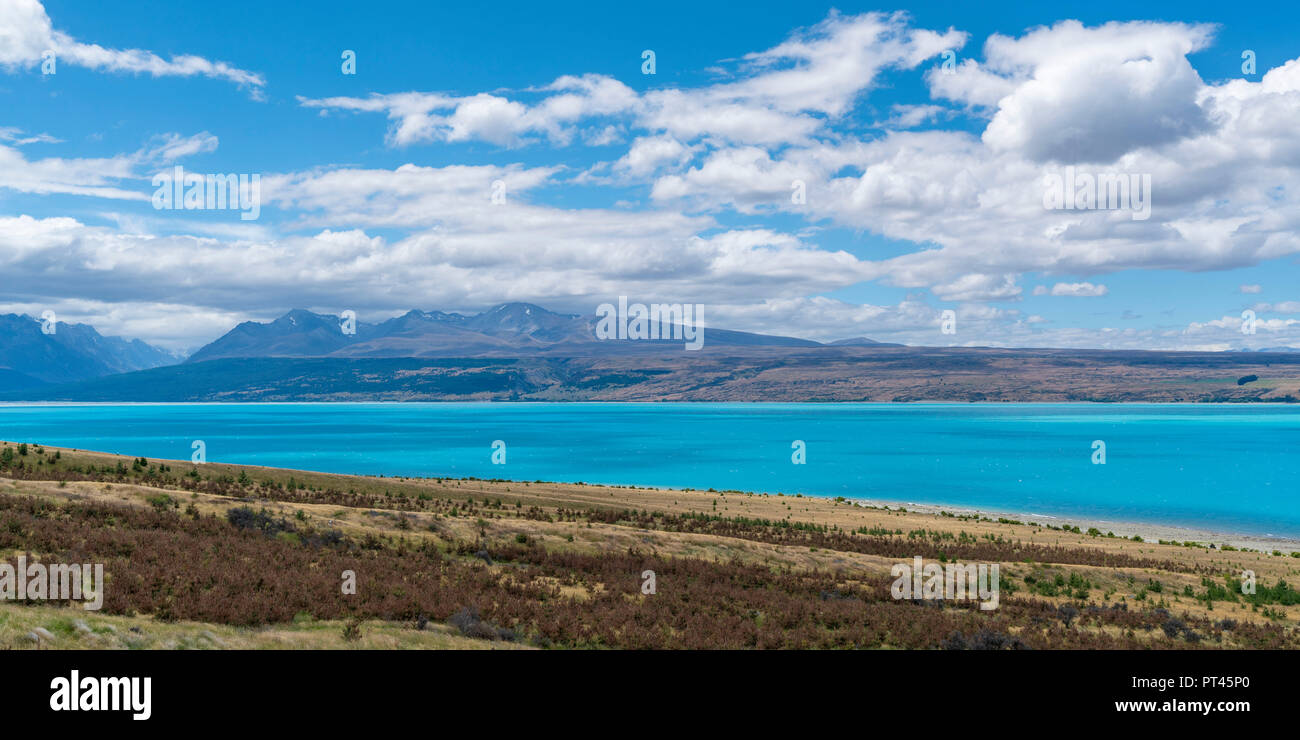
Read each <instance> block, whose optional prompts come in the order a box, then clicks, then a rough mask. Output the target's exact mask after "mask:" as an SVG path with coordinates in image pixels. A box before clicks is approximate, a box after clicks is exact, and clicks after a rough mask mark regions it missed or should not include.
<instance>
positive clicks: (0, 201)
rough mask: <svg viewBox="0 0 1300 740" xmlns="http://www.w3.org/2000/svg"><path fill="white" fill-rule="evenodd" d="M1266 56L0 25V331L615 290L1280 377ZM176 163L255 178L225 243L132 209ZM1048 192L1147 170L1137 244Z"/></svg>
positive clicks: (1069, 24) (1198, 20)
mask: <svg viewBox="0 0 1300 740" xmlns="http://www.w3.org/2000/svg"><path fill="white" fill-rule="evenodd" d="M1297 30H1300V23H1297V11H1296V10H1294V9H1293V8H1291V9H1287V8H1282V9H1267V10H1265V9H1257V8H1253V7H1251V6H1247V5H1236V6H1234V5H1233V4H1225V3H1185V2H1184V3H1143V4H1140V6H1139V5H1138V4H1134V3H1122V4H1121V3H1098V2H1091V3H1078V4H1042V3H1002V4H998V5H996V6H987V5H980V4H973V3H956V2H952V3H949V2H942V3H924V4H910V5H906V6H903V5H889V6H882V5H874V4H872V5H867V4H861V3H855V4H844V3H839V4H836V5H834V6H831V5H816V4H804V3H757V4H752V5H750V6H747V7H746V8H744V9H739V8H737V7H736V6H734V5H732V4H724V3H699V2H694V3H654V4H650V5H646V6H644V7H642V6H629V7H625V8H611V7H609V5H608V4H597V3H566V4H564V5H563V6H562V7H556V6H544V5H539V4H534V3H496V4H493V5H492V10H491V12H490V13H485V12H484V10H483V9H482V8H481V7H477V6H472V5H468V4H445V6H444V4H438V3H416V2H412V3H354V2H314V3H287V2H285V3H273V4H268V3H254V2H228V3H223V4H221V5H220V7H219V8H213V7H212V6H210V5H206V4H205V5H200V4H197V3H183V2H177V3H167V4H150V5H148V6H135V5H127V6H126V7H111V8H110V7H107V6H104V5H103V4H99V3H72V2H56V1H54V0H51V1H49V2H45V3H43V4H42V3H40V2H37V1H36V0H0V101H4V105H0V311H3V312H10V311H12V312H19V313H29V314H32V315H39V314H40V313H41V312H42V311H44V310H54V311H56V313H57V314H58V316H59V318H60V319H62V320H66V321H83V322H87V323H91V324H94V325H95V326H97V327H98V328H100V329H101V330H102V331H104V332H106V333H112V334H120V335H125V336H130V337H139V338H143V339H145V340H146V341H151V342H154V343H157V344H160V345H162V346H165V347H168V348H170V349H174V350H182V351H183V350H186V349H192V348H195V347H197V346H199V345H201V344H203V343H205V342H207V341H210V340H211V339H213V338H215V337H216V336H218V335H220V334H221V333H223V332H224V331H225V330H226V329H228V328H229V327H230V326H232V325H233V324H234V323H235V322H237V321H241V320H247V319H257V320H265V319H269V318H273V317H274V316H276V315H279V314H280V313H283V312H284V311H285V310H288V309H290V308H294V307H307V308H312V309H314V310H319V311H322V312H330V313H338V312H341V311H342V310H345V309H352V310H355V311H357V312H358V314H359V315H360V316H362V317H363V318H366V319H378V318H383V317H386V316H391V315H395V314H397V313H401V312H404V311H405V310H407V309H409V308H423V309H442V310H461V311H477V310H481V309H483V308H486V307H488V306H491V305H493V304H495V303H499V302H502V301H508V300H526V301H531V302H536V303H539V304H541V305H544V306H547V307H549V308H553V309H556V310H564V311H571V312H580V313H591V312H592V311H593V310H594V308H595V306H596V305H598V304H600V303H604V302H607V301H609V300H611V299H614V298H617V296H619V295H628V296H630V297H632V298H633V299H634V300H635V299H641V300H646V301H659V302H692V303H702V304H704V305H705V306H706V321H707V323H708V324H710V325H716V326H725V327H728V328H737V329H746V330H751V331H763V332H771V333H781V334H792V335H797V336H805V337H810V338H816V339H836V338H843V337H850V336H870V337H873V338H876V339H880V340H887V341H903V342H907V343H911V344H931V345H947V344H968V345H1000V346H1063V347H1115V348H1152V349H1230V348H1261V347H1274V346H1300V290H1298V289H1297V287H1296V286H1297V285H1300V280H1297V278H1298V277H1300V265H1297V253H1298V252H1300V223H1298V219H1300V210H1298V209H1296V207H1295V205H1296V204H1295V203H1294V202H1293V201H1294V199H1295V197H1296V195H1295V193H1296V188H1297V187H1300V143H1297V141H1300V139H1297V137H1296V136H1295V135H1294V132H1295V130H1296V128H1297V126H1296V124H1297V123H1300V62H1293V60H1295V59H1296V58H1297V57H1300V42H1298V41H1296V39H1297V38H1300V36H1298V35H1297V33H1296V31H1297ZM344 50H351V51H353V52H355V55H356V74H344V73H343V70H342V68H341V67H342V59H341V55H342V53H343V52H344ZM645 50H652V51H653V52H654V61H655V73H654V74H644V73H643V52H644V51H645ZM1246 50H1249V51H1250V52H1252V53H1253V58H1254V63H1255V67H1256V69H1255V72H1254V73H1253V74H1251V73H1248V72H1246V71H1245V70H1244V69H1243V57H1242V55H1243V52H1245V51H1246ZM47 51H48V52H53V60H54V64H55V66H54V73H53V74H45V73H43V72H44V71H46V70H43V65H46V64H48V59H47ZM177 165H179V166H182V167H184V168H185V170H186V171H189V172H191V173H200V174H217V173H220V174H236V175H245V176H246V177H251V176H252V175H257V176H258V178H259V180H260V191H259V193H258V196H259V208H258V211H257V218H256V219H254V220H246V219H241V217H240V211H239V210H204V209H200V210H178V209H168V208H163V209H159V208H156V207H155V203H154V202H153V199H152V196H153V195H154V193H155V190H156V188H155V186H154V184H153V183H154V180H153V178H154V177H155V175H157V174H159V173H163V172H172V171H173V168H174V167H175V166H177ZM1066 167H1073V168H1075V169H1076V170H1077V171H1078V172H1080V173H1086V174H1092V175H1098V176H1100V175H1107V176H1109V175H1116V174H1118V175H1122V176H1124V177H1125V178H1130V177H1132V178H1137V179H1135V180H1132V182H1134V183H1138V182H1141V178H1142V177H1143V176H1149V178H1150V183H1151V185H1150V213H1149V217H1148V218H1140V217H1138V213H1139V212H1138V209H1137V208H1136V206H1133V205H1132V204H1131V203H1130V207H1128V208H1125V207H1124V204H1123V203H1120V204H1119V207H1117V208H1110V209H1093V210H1079V209H1053V208H1048V207H1046V206H1045V205H1044V195H1043V193H1044V189H1045V187H1047V186H1046V185H1045V182H1046V180H1045V178H1048V177H1050V176H1051V175H1053V173H1057V174H1059V173H1062V172H1064V170H1065V168H1066ZM498 182H500V183H503V184H504V192H505V196H506V197H505V199H504V202H500V200H499V199H498V200H497V201H495V202H494V201H493V200H492V198H491V194H492V192H493V189H494V183H498ZM796 183H800V184H801V185H800V187H801V188H802V191H803V192H804V193H805V194H806V195H805V199H804V202H794V200H793V199H792V193H793V192H794V190H795V188H796ZM944 310H953V311H955V312H956V314H957V316H958V323H957V327H958V329H957V333H956V334H954V335H944V334H941V333H940V331H939V325H940V315H941V312H942V311H944ZM1246 310H1250V311H1253V312H1254V313H1255V315H1256V317H1257V319H1256V322H1255V323H1254V329H1255V331H1254V333H1243V331H1242V328H1243V318H1242V313H1243V311H1246Z"/></svg>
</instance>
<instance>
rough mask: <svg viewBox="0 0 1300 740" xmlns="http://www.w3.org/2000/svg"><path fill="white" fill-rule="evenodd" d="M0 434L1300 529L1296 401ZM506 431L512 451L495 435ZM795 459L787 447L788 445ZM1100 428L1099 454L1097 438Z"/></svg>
mask: <svg viewBox="0 0 1300 740" xmlns="http://www.w3.org/2000/svg"><path fill="white" fill-rule="evenodd" d="M0 439H7V440H11V441H27V442H41V443H45V444H50V445H57V446H63V447H75V448H80V449H90V450H101V451H106V452H116V453H122V454H126V455H142V456H145V457H149V458H172V459H182V460H188V459H190V455H191V444H192V442H193V441H194V440H203V442H204V443H205V445H206V450H207V460H208V461H209V462H229V463H247V464H253V465H267V466H274V467H285V468H297V469H304V470H319V471H326V472H334V473H361V474H373V475H379V474H382V475H389V476H392V475H402V476H452V477H458V476H460V477H464V476H475V477H480V478H507V479H513V480H548V481H565V482H576V481H585V482H588V483H614V484H634V485H639V486H664V487H674V488H697V489H699V488H717V489H739V490H744V491H766V492H772V493H775V492H778V491H779V492H784V493H804V494H814V495H823V496H845V497H848V498H856V499H872V500H877V501H884V502H890V503H902V504H907V503H918V504H937V505H949V506H953V507H969V508H977V509H981V510H984V511H989V512H1013V513H1024V514H1037V515H1041V516H1053V517H1058V518H1060V519H1064V520H1067V521H1068V520H1069V519H1070V518H1072V517H1073V518H1078V519H1080V520H1082V519H1091V520H1111V521H1132V522H1147V523H1159V524H1167V525H1181V526H1190V527H1201V528H1207V529H1212V530H1216V531H1222V532H1234V533H1241V534H1253V535H1272V536H1279V537H1300V407H1295V406H1282V405H1264V406H1261V405H1252V406H1246V405H1164V404H1113V405H1112V404H1107V405H1087V404H1060V405H1056V404H998V405H992V404H987V405H985V404H925V405H901V404H727V403H719V404H699V403H689V404H500V403H498V404H441V403H439V404H382V403H342V404H175V405H172V404H162V405H0ZM496 440H501V441H502V442H504V443H505V445H506V448H505V453H506V458H505V464H504V465H500V464H493V462H492V455H493V449H492V444H493V442H494V441H496ZM794 440H802V441H803V442H804V443H805V445H806V463H805V464H802V465H797V464H794V463H792V461H791V455H792V452H793V450H792V447H791V445H792V443H793V441H794ZM1094 440H1101V441H1103V442H1105V445H1106V464H1104V465H1098V464H1094V463H1093V462H1092V460H1093V442H1094Z"/></svg>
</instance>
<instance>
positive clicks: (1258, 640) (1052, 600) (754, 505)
mask: <svg viewBox="0 0 1300 740" xmlns="http://www.w3.org/2000/svg"><path fill="white" fill-rule="evenodd" d="M19 554H28V559H29V560H32V559H39V560H42V561H47V562H81V563H86V562H95V563H103V564H104V566H105V571H106V573H107V580H108V584H107V587H106V589H105V599H104V608H103V609H102V610H101V611H98V612H88V611H84V610H82V609H81V608H80V606H79V605H72V604H53V603H49V602H39V603H38V602H26V603H21V602H0V649H4V648H20V649H49V648H55V649H64V648H68V649H76V648H86V649H106V648H107V649H115V648H145V649H167V648H200V649H221V648H271V649H293V648H309V649H322V648H354V647H361V648H438V649H452V648H484V647H485V648H507V647H509V648H518V647H543V648H667V649H672V648H688V649H689V648H728V649H731V648H912V649H934V648H1039V649H1041V648H1078V649H1097V648H1134V649H1145V648H1245V649H1249V648H1295V647H1300V630H1298V629H1297V618H1298V617H1300V592H1297V591H1296V590H1295V589H1294V588H1293V587H1291V586H1289V585H1287V584H1288V583H1296V582H1297V581H1300V558H1295V557H1291V556H1290V555H1289V553H1277V554H1274V553H1271V552H1270V553H1264V552H1253V551H1242V550H1240V549H1223V548H1218V547H1206V546H1202V545H1197V544H1186V543H1180V544H1158V543H1149V542H1140V541H1136V540H1133V539H1125V538H1121V537H1114V536H1107V535H1106V533H1103V532H1093V533H1091V534H1090V533H1088V532H1083V531H1074V528H1064V527H1048V526H1044V525H1039V524H1034V523H1030V522H1012V521H1007V520H1002V521H992V520H989V519H987V518H984V517H978V516H954V515H950V514H929V513H920V512H909V511H903V510H899V509H888V508H870V507H865V506H860V505H855V504H853V503H852V502H847V501H840V500H830V499H819V498H808V497H801V496H781V495H763V494H747V493H741V492H734V491H728V492H721V491H671V490H654V489H644V488H631V487H626V488H621V487H608V486H591V485H583V484H573V485H570V484H551V483H542V482H511V481H500V480H496V481H487V480H474V479H469V480H465V479H437V478H435V479H392V478H376V477H364V476H343V475H331V474H323V473H311V472H303V471H290V470H279V469H271V468H259V467H252V466H236V465H223V464H216V463H212V464H204V465H194V464H191V463H189V462H178V461H160V460H145V459H140V458H136V459H133V458H130V457H123V456H117V455H108V454H102V453H94V452H83V451H74V450H68V449H61V448H52V447H39V446H35V445H23V446H20V445H19V444H17V443H2V444H0V561H3V560H8V561H10V562H13V561H14V559H15V558H16V557H17V556H18V555H19ZM914 556H921V557H923V558H925V559H926V560H927V561H938V562H954V561H957V562H962V563H999V564H1000V567H1001V603H1000V606H999V608H997V609H996V610H992V611H981V610H979V609H978V608H977V605H976V603H975V602H971V601H964V602H963V601H951V600H947V601H944V600H934V601H923V600H919V599H918V600H895V599H894V598H892V596H891V595H890V585H891V583H892V582H893V580H894V579H893V577H892V576H891V575H890V568H891V566H893V565H894V564H896V563H902V562H910V561H911V559H912V558H913V557H914ZM647 570H648V571H653V572H654V574H655V585H656V588H655V590H654V593H644V592H643V588H642V585H643V582H644V580H643V574H644V572H645V571H647ZM345 571H351V572H352V573H354V574H355V580H356V591H355V593H353V594H346V593H343V589H342V588H341V585H340V584H341V582H342V574H343V573H344V572H345ZM1244 571H1251V572H1253V573H1254V574H1255V577H1256V582H1257V586H1256V590H1255V593H1254V594H1243V593H1242V592H1241V588H1240V585H1239V583H1238V580H1239V579H1240V578H1242V575H1243V572H1244Z"/></svg>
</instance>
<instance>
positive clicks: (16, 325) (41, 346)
mask: <svg viewBox="0 0 1300 740" xmlns="http://www.w3.org/2000/svg"><path fill="white" fill-rule="evenodd" d="M44 326H45V324H44V323H43V322H42V321H40V320H39V319H34V318H32V317H31V316H26V315H18V314H3V315H0V386H3V387H4V388H13V389H17V388H29V387H35V386H40V385H45V384H51V383H68V382H73V381H78V380H86V379H89V378H98V377H103V376H106V375H114V374H117V373H125V372H131V371H133V370H144V369H147V368H153V367H159V366H162V365H173V364H175V363H176V362H178V361H179V359H180V358H178V357H176V356H175V355H172V354H171V353H169V352H167V351H165V350H162V349H159V348H157V347H154V346H152V345H150V344H146V343H144V342H142V341H140V340H138V339H130V340H128V339H122V338H120V337H106V336H103V335H102V334H100V333H99V332H98V331H96V330H95V329H94V327H92V326H88V325H86V324H67V323H64V322H62V321H59V322H55V323H53V324H51V325H50V326H49V329H50V331H49V333H46V332H45V331H43V327H44Z"/></svg>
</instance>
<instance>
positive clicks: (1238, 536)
mask: <svg viewBox="0 0 1300 740" xmlns="http://www.w3.org/2000/svg"><path fill="white" fill-rule="evenodd" d="M817 498H827V497H825V496H818V497H817ZM852 501H853V503H856V504H858V505H860V506H877V507H884V506H888V507H890V508H894V509H897V508H899V507H900V506H901V507H903V508H905V509H907V510H908V511H917V512H922V513H926V514H938V513H939V512H941V511H942V512H948V513H949V514H957V515H973V514H978V515H981V516H985V517H988V518H990V519H998V518H999V517H1002V518H1006V519H1013V520H1015V521H1019V522H1024V523H1026V524H1028V523H1029V522H1036V523H1038V524H1043V525H1047V524H1051V525H1052V526H1056V527H1060V526H1063V525H1066V524H1069V525H1072V526H1076V527H1079V528H1081V529H1082V530H1083V531H1085V532H1086V531H1088V529H1089V528H1090V527H1096V528H1097V529H1099V530H1101V531H1102V532H1103V533H1105V532H1114V533H1115V535H1116V536H1118V537H1132V536H1133V535H1137V536H1138V537H1141V538H1142V539H1143V540H1146V541H1147V542H1157V541H1159V540H1165V541H1167V542H1168V541H1173V542H1197V543H1200V544H1214V545H1216V546H1219V547H1222V546H1223V545H1231V546H1232V547H1236V548H1238V549H1242V548H1249V549H1252V550H1260V551H1263V552H1272V551H1274V550H1280V551H1282V552H1287V553H1289V552H1298V551H1300V539H1296V538H1291V537H1270V536H1264V535H1254V534H1242V533H1239V532H1226V531H1219V530H1210V529H1202V528H1198V527H1184V526H1177V525H1171V524H1155V523H1151V522H1130V521H1118V520H1111V519H1093V518H1087V517H1063V516H1057V515H1055V514H1042V513H1026V512H1016V511H1001V510H993V509H976V508H971V507H966V506H937V505H934V504H917V503H906V502H899V501H877V500H867V499H852Z"/></svg>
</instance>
